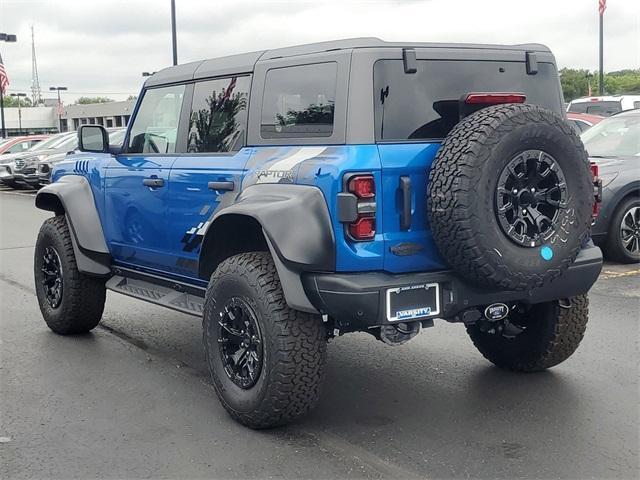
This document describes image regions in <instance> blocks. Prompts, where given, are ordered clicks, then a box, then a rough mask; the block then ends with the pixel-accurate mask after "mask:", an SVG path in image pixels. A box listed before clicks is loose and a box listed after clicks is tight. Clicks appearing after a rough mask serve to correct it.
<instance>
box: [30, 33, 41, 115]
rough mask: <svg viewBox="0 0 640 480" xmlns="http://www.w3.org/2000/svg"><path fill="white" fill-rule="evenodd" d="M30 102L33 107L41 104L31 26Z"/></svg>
mask: <svg viewBox="0 0 640 480" xmlns="http://www.w3.org/2000/svg"><path fill="white" fill-rule="evenodd" d="M31 101H32V102H33V106H37V105H40V104H41V103H42V90H40V80H39V79H38V63H37V62H36V41H35V37H34V34H33V25H31Z"/></svg>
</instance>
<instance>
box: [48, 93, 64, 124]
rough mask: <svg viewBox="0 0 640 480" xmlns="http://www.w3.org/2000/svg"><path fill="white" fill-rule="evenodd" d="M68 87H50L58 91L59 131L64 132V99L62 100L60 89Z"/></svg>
mask: <svg viewBox="0 0 640 480" xmlns="http://www.w3.org/2000/svg"><path fill="white" fill-rule="evenodd" d="M66 89H67V87H49V90H51V91H55V92H58V108H57V110H58V131H59V132H62V101H61V100H60V91H61V90H66Z"/></svg>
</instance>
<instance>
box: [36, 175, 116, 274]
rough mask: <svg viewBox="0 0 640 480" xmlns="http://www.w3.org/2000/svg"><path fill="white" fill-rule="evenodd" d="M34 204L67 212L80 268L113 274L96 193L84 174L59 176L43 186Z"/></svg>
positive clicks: (86, 270) (62, 213)
mask: <svg viewBox="0 0 640 480" xmlns="http://www.w3.org/2000/svg"><path fill="white" fill-rule="evenodd" d="M35 203H36V208H39V209H41V210H48V211H51V212H54V213H55V214H56V215H65V217H66V219H67V223H68V225H69V229H70V230H71V239H72V241H73V250H74V253H75V256H76V263H77V265H78V270H79V271H81V272H84V273H88V274H92V275H100V276H106V275H109V274H110V273H111V268H110V264H111V255H110V254H109V249H108V248H107V243H106V242H105V239H104V232H103V231H102V224H101V223H100V217H99V216H98V210H97V209H96V204H95V201H94V198H93V192H92V190H91V186H90V185H89V182H88V181H87V179H86V178H85V177H82V176H79V175H67V176H64V177H62V178H60V180H58V181H57V182H55V183H52V184H49V185H47V186H45V187H43V188H41V189H40V190H39V191H38V193H37V195H36V201H35Z"/></svg>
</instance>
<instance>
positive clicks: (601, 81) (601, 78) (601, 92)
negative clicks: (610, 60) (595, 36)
mask: <svg viewBox="0 0 640 480" xmlns="http://www.w3.org/2000/svg"><path fill="white" fill-rule="evenodd" d="M599 13H600V76H599V81H598V91H599V95H600V96H602V95H604V65H603V64H604V62H603V57H604V55H603V50H604V49H603V47H602V44H603V38H604V37H603V34H602V27H603V23H604V21H603V20H604V8H601V9H600V12H599Z"/></svg>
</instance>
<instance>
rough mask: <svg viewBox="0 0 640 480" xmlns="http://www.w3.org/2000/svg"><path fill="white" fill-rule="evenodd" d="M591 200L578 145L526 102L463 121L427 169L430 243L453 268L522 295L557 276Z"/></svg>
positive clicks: (560, 124) (585, 224)
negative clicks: (429, 169) (434, 243)
mask: <svg viewBox="0 0 640 480" xmlns="http://www.w3.org/2000/svg"><path fill="white" fill-rule="evenodd" d="M592 203H593V185H592V180H591V173H590V170H589V161H588V158H587V154H586V152H585V150H584V147H583V145H582V142H581V141H580V139H579V138H578V137H577V136H576V135H575V133H574V132H573V130H572V129H571V127H569V126H568V125H567V123H566V122H565V121H564V120H563V119H562V118H561V117H559V116H558V115H556V114H555V113H553V112H551V111H549V110H546V109H544V108H541V107H538V106H535V105H519V104H509V105H496V106H491V107H487V108H484V109H482V110H480V111H478V112H475V113H474V114H472V115H470V116H468V117H467V118H465V119H464V120H462V121H461V122H460V123H459V124H458V125H456V126H455V127H454V128H453V130H451V133H450V134H449V135H448V136H447V138H446V139H445V140H444V142H443V144H442V146H441V147H440V150H439V151H438V154H437V155H436V158H435V160H434V163H433V166H432V168H431V174H430V181H429V195H428V206H429V214H430V220H431V228H432V231H433V237H434V240H435V242H436V245H437V246H438V249H439V250H440V253H441V254H442V255H443V256H444V258H445V259H446V261H447V262H449V264H450V265H451V267H452V268H453V269H455V270H456V271H457V272H458V273H460V274H461V275H462V276H463V277H465V278H468V279H470V280H472V281H474V282H475V283H478V284H481V285H484V286H490V287H498V288H501V289H507V290H527V289H531V288H535V287H540V286H543V285H545V284H548V283H549V282H550V281H551V280H552V279H553V278H555V277H558V276H559V275H560V274H561V273H562V272H563V271H564V270H566V269H567V268H568V267H569V265H570V264H571V263H572V262H573V261H574V260H575V258H576V256H577V255H578V252H579V251H580V248H581V246H582V244H583V242H585V241H586V240H587V238H588V236H589V230H590V224H591V211H592Z"/></svg>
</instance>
